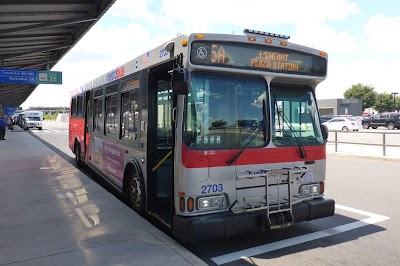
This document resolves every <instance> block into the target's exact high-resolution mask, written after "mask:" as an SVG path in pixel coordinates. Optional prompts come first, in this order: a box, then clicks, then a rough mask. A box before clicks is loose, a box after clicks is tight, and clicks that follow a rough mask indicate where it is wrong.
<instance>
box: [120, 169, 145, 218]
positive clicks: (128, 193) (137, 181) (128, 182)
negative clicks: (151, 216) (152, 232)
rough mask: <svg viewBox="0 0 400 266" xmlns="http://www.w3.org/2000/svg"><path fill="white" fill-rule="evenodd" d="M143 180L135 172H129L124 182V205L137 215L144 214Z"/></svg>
mask: <svg viewBox="0 0 400 266" xmlns="http://www.w3.org/2000/svg"><path fill="white" fill-rule="evenodd" d="M144 191H145V190H144V183H143V179H142V178H140V176H139V174H138V173H137V171H135V170H129V171H128V172H127V174H126V179H125V180H124V194H125V200H126V204H127V205H128V206H129V207H131V208H132V209H133V210H135V211H136V212H137V213H139V214H141V215H143V214H144V206H145V193H144Z"/></svg>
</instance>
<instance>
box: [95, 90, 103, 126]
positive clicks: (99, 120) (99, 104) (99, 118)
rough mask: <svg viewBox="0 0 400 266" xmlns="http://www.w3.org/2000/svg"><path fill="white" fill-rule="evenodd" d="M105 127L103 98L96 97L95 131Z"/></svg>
mask: <svg viewBox="0 0 400 266" xmlns="http://www.w3.org/2000/svg"><path fill="white" fill-rule="evenodd" d="M102 128H103V99H101V98H98V99H94V115H93V132H97V133H100V132H101V130H102Z"/></svg>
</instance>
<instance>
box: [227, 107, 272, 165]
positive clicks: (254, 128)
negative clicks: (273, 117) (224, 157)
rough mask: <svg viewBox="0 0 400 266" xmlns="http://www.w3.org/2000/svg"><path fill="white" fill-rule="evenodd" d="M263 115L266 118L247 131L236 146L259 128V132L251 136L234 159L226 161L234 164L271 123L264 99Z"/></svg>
mask: <svg viewBox="0 0 400 266" xmlns="http://www.w3.org/2000/svg"><path fill="white" fill-rule="evenodd" d="M263 116H264V120H262V121H260V122H258V123H257V124H256V125H255V126H254V127H253V128H252V129H251V130H250V131H249V132H247V133H246V135H244V136H243V137H242V138H241V139H240V140H239V141H238V142H237V143H236V144H235V146H234V147H237V146H239V145H240V143H241V142H242V141H244V140H245V139H247V137H248V136H250V135H251V134H253V133H254V131H255V130H256V129H257V128H258V130H257V132H256V133H255V134H254V135H253V136H252V137H251V139H250V140H249V141H248V142H247V143H246V145H244V147H243V148H242V149H241V150H240V152H238V154H236V155H235V156H234V157H233V158H232V159H230V160H228V161H227V162H226V163H227V164H233V163H234V162H236V160H237V159H238V158H239V157H240V155H242V153H243V152H244V150H245V149H246V148H247V147H248V146H249V145H250V143H251V142H252V141H253V139H255V137H256V136H257V135H258V134H259V133H260V132H261V130H264V128H265V126H266V125H267V124H268V123H269V120H268V119H267V108H266V106H265V100H263ZM264 139H265V134H264Z"/></svg>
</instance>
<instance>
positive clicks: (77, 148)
mask: <svg viewBox="0 0 400 266" xmlns="http://www.w3.org/2000/svg"><path fill="white" fill-rule="evenodd" d="M74 150H75V163H76V166H78V167H81V166H82V159H81V146H80V145H79V142H75V149H74Z"/></svg>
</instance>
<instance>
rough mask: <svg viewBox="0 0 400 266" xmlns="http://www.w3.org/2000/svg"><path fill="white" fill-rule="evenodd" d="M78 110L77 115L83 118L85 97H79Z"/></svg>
mask: <svg viewBox="0 0 400 266" xmlns="http://www.w3.org/2000/svg"><path fill="white" fill-rule="evenodd" d="M77 101H78V102H77V108H76V109H77V110H76V115H78V116H82V115H83V96H78V99H77Z"/></svg>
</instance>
